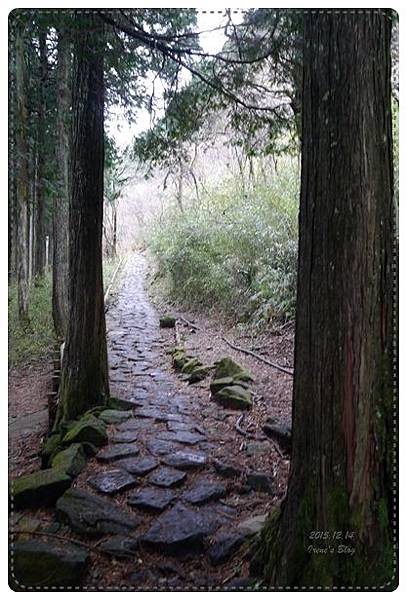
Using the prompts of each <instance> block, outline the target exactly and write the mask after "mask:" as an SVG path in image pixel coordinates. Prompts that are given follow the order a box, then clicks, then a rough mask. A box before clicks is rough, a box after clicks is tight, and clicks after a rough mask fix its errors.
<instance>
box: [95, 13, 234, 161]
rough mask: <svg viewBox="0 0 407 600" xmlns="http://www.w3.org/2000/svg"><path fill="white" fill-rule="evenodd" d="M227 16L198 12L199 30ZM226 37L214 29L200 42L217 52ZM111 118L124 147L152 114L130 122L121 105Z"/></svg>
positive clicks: (139, 113) (109, 124) (139, 114)
mask: <svg viewBox="0 0 407 600" xmlns="http://www.w3.org/2000/svg"><path fill="white" fill-rule="evenodd" d="M233 20H234V21H235V22H236V23H238V22H240V20H241V16H240V15H233ZM225 22H226V18H225V17H223V16H222V15H219V14H209V13H206V14H202V13H201V12H199V14H198V29H199V31H206V30H210V29H214V28H215V27H219V26H222V25H224V24H225ZM225 41H226V38H225V36H224V33H223V29H220V30H218V31H213V32H210V33H204V34H201V35H200V43H201V46H202V48H203V50H204V51H205V52H208V53H210V54H215V53H216V52H219V51H220V50H221V49H222V47H223V44H224V43H225ZM155 87H156V91H158V92H159V86H157V85H156V86H155ZM161 89H162V88H161ZM110 113H111V114H110V115H109V118H108V119H107V121H106V130H107V132H108V134H109V136H112V137H114V139H115V140H116V143H117V144H118V146H119V147H120V148H122V149H124V148H125V147H126V146H127V145H128V144H130V142H131V140H132V139H133V137H134V136H135V135H136V134H139V133H141V132H142V131H145V130H146V129H148V128H149V125H150V115H149V113H148V111H147V110H144V109H143V110H139V111H137V113H136V114H135V115H134V121H133V122H132V123H131V124H129V123H128V121H127V120H126V119H125V118H124V116H123V110H122V109H121V108H120V107H117V108H113V109H111V110H110Z"/></svg>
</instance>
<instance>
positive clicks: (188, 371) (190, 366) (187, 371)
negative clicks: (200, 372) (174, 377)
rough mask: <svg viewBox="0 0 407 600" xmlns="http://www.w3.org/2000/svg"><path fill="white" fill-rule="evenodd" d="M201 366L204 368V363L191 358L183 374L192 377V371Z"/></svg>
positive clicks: (182, 371) (183, 369)
mask: <svg viewBox="0 0 407 600" xmlns="http://www.w3.org/2000/svg"><path fill="white" fill-rule="evenodd" d="M200 366H202V363H201V362H200V361H199V360H198V359H197V358H194V357H192V356H190V357H188V360H187V362H186V363H185V364H184V366H183V367H182V369H181V373H183V374H184V375H190V374H191V373H192V371H194V369H196V368H197V367H200Z"/></svg>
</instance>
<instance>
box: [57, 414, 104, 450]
mask: <svg viewBox="0 0 407 600" xmlns="http://www.w3.org/2000/svg"><path fill="white" fill-rule="evenodd" d="M62 441H63V443H64V444H73V443H75V442H77V443H80V442H88V443H89V444H92V445H93V446H97V447H100V446H103V445H104V444H106V442H107V435H106V425H105V424H104V423H103V421H100V420H99V419H96V418H95V417H87V418H86V419H85V418H83V419H81V420H79V421H75V422H74V423H73V424H72V425H71V426H70V427H69V429H68V431H67V432H66V434H65V436H64V438H63V440H62Z"/></svg>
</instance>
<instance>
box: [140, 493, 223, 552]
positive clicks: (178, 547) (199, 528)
mask: <svg viewBox="0 0 407 600" xmlns="http://www.w3.org/2000/svg"><path fill="white" fill-rule="evenodd" d="M218 525H219V521H218V518H217V516H216V515H215V514H214V513H213V512H208V511H205V510H204V509H201V510H200V511H194V510H191V509H188V508H186V507H185V506H184V505H183V504H182V503H180V502H179V503H177V504H176V505H175V506H174V507H173V508H171V509H169V510H167V511H166V512H165V513H164V514H163V515H161V516H160V517H158V519H157V520H156V521H155V522H153V525H152V526H151V527H150V528H149V529H148V531H147V532H146V533H145V534H144V535H143V536H142V537H141V538H140V542H141V543H142V544H143V545H145V546H146V547H147V548H151V549H152V550H158V551H159V552H162V553H163V554H169V555H176V554H189V553H197V552H202V551H203V550H204V539H205V537H206V536H207V535H209V534H210V533H212V532H213V531H214V530H215V529H216V527H218Z"/></svg>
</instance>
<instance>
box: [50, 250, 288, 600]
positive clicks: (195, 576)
mask: <svg viewBox="0 0 407 600" xmlns="http://www.w3.org/2000/svg"><path fill="white" fill-rule="evenodd" d="M145 269H146V264H145V260H144V258H143V257H142V256H139V255H135V256H132V257H131V258H130V259H129V261H128V263H127V265H126V270H125V273H124V275H123V283H122V287H121V289H120V290H119V292H118V293H117V295H116V297H115V299H114V300H113V301H112V303H111V306H110V308H109V311H108V313H107V330H108V352H109V365H110V381H111V395H112V396H114V397H116V398H119V399H120V400H121V401H122V403H123V410H122V411H106V413H107V414H105V415H102V416H104V418H105V419H106V421H107V422H108V423H109V427H108V435H109V442H108V445H107V446H105V447H104V448H103V449H101V450H100V451H99V453H98V454H97V455H96V457H95V458H93V459H92V460H90V461H89V463H88V465H87V468H86V469H85V471H84V472H82V473H81V475H80V476H79V477H78V479H77V480H76V484H75V487H73V488H71V490H69V491H68V492H67V493H66V494H65V495H64V496H63V497H62V498H60V500H59V501H58V503H57V514H58V515H59V516H60V517H61V518H62V520H64V521H65V522H68V523H69V526H70V528H71V530H73V531H74V532H75V533H76V534H81V535H86V536H88V537H99V538H101V540H100V543H99V544H98V548H99V551H103V552H105V553H106V555H108V556H112V557H114V559H115V562H114V568H113V569H106V562H103V560H102V562H101V566H100V568H98V566H97V564H94V565H92V567H91V569H90V570H89V577H88V580H87V585H89V586H92V585H95V584H97V585H99V586H103V585H104V583H103V582H109V584H110V586H112V585H113V586H114V585H115V584H116V585H117V586H120V585H121V586H123V585H124V586H130V587H133V588H137V589H145V590H151V589H157V588H158V589H165V590H171V589H173V590H175V589H181V590H191V589H199V588H202V589H209V588H211V587H213V586H221V585H222V582H223V581H225V579H229V580H230V579H231V578H232V576H233V573H234V569H235V567H236V565H239V560H240V559H239V556H240V557H242V556H243V554H244V553H246V546H245V542H246V540H247V535H248V533H251V532H253V531H256V530H258V528H259V524H261V522H262V521H263V520H264V516H263V515H264V514H265V513H266V512H267V510H268V509H269V508H270V507H271V505H272V504H273V500H274V497H277V496H278V493H277V491H276V490H275V489H273V476H272V473H271V472H270V467H269V463H268V461H265V463H264V464H265V471H264V472H260V473H259V472H257V471H256V472H254V473H253V472H251V471H252V470H251V468H250V459H249V458H247V461H248V462H247V464H246V465H245V466H244V468H243V469H242V466H241V462H240V463H237V462H236V460H234V457H233V456H230V461H225V460H219V456H218V452H217V450H218V448H219V447H220V445H221V444H224V443H225V439H226V436H227V435H228V436H229V437H230V436H231V433H230V423H229V425H228V427H227V424H228V421H227V418H228V416H229V417H230V411H227V410H225V409H223V408H221V407H219V406H218V405H216V404H215V403H214V402H211V401H210V400H209V395H208V394H204V395H203V394H202V393H200V394H197V391H196V390H197V388H196V387H195V386H193V385H191V386H187V385H186V384H183V383H181V384H180V380H179V377H177V375H176V374H175V373H174V372H173V371H172V369H171V364H170V357H169V356H168V355H167V354H166V353H165V345H164V343H163V339H162V337H161V330H160V329H159V324H158V323H159V319H158V314H157V313H156V311H155V309H154V308H153V306H152V304H151V303H150V301H149V299H148V298H147V295H146V293H145V290H144V278H145ZM202 385H203V386H205V385H206V387H208V382H206V384H205V383H203V384H202ZM200 389H201V391H202V389H203V388H202V387H201V388H200ZM238 415H239V413H236V412H235V413H233V414H232V416H233V418H237V416H238ZM232 436H234V437H237V438H239V436H238V435H237V434H236V433H232ZM230 443H231V444H232V443H233V444H234V447H235V448H237V449H238V448H239V444H240V443H241V438H239V439H238V440H235V439H233V440H231V442H230ZM263 443H266V444H267V442H263ZM270 448H271V446H270ZM236 451H237V450H236ZM252 517H257V520H256V519H254V521H253V522H252V521H251V519H252ZM247 521H248V522H247ZM239 552H240V554H239ZM116 561H117V562H116ZM202 561H203V562H202ZM240 562H241V560H240ZM242 572H243V574H244V569H243V571H241V572H240V573H239V570H238V569H237V570H236V574H237V575H241V574H242ZM105 585H106V586H107V585H108V583H105Z"/></svg>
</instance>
